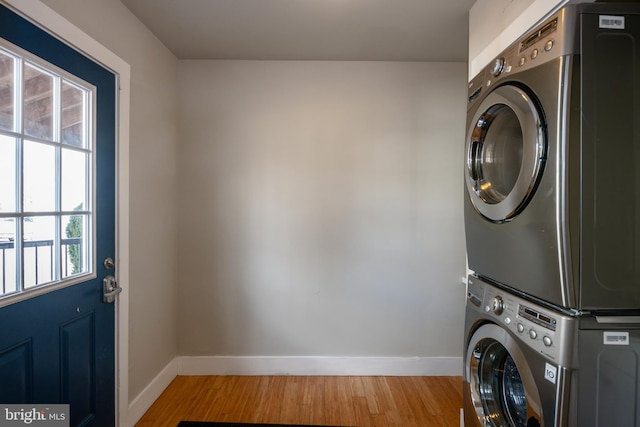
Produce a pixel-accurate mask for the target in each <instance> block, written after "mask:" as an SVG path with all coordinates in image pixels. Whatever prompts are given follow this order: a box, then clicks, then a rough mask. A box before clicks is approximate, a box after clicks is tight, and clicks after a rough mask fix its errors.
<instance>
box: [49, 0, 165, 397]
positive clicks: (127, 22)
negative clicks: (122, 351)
mask: <svg viewBox="0 0 640 427" xmlns="http://www.w3.org/2000/svg"><path fill="white" fill-rule="evenodd" d="M43 3H44V4H46V5H47V6H49V7H50V8H52V9H53V10H54V11H56V12H57V13H59V14H60V15H62V16H64V17H65V18H66V19H67V20H69V21H70V22H71V23H73V24H74V25H76V26H77V27H79V28H80V29H82V30H83V31H84V32H85V33H87V34H88V35H90V36H91V37H93V38H94V39H96V40H97V41H98V42H100V43H101V44H102V45H104V46H105V47H107V48H108V49H110V50H111V51H112V52H114V53H115V54H116V55H118V56H119V57H121V58H122V59H123V60H125V61H127V62H128V63H129V64H130V65H131V123H130V125H131V129H130V131H131V139H130V156H131V157H130V169H131V170H130V183H129V184H130V254H131V259H130V262H129V263H130V283H128V284H123V285H124V286H128V287H129V297H130V313H129V327H130V331H129V339H130V342H129V396H130V397H131V398H134V397H136V396H137V395H138V394H139V393H140V392H141V391H142V390H143V389H144V387H146V386H147V385H148V384H149V383H150V382H151V380H152V379H153V378H155V376H156V375H157V374H158V373H159V372H160V371H161V370H162V369H163V368H164V367H165V366H166V365H167V364H168V363H169V362H170V361H171V360H173V359H174V357H175V355H176V348H177V346H176V336H177V332H176V324H177V322H176V312H177V310H176V309H177V307H176V303H175V301H176V292H177V288H176V282H177V261H176V241H177V221H176V220H177V214H176V212H177V211H176V184H177V170H176V161H175V159H176V148H177V144H176V143H177V136H176V120H177V111H176V78H177V77H176V67H177V60H176V58H175V57H174V56H173V55H172V54H171V53H170V52H169V50H168V49H167V48H165V47H164V46H163V45H162V44H161V43H160V42H159V41H158V40H157V39H156V38H155V36H153V34H151V33H150V32H149V31H148V30H147V29H146V27H144V26H143V25H142V24H141V23H140V21H139V20H138V19H137V18H136V17H135V16H134V15H133V14H132V13H131V12H130V11H129V10H128V9H127V8H126V7H125V6H123V5H122V3H120V2H119V1H113V0H44V1H43Z"/></svg>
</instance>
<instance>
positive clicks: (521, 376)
mask: <svg viewBox="0 0 640 427" xmlns="http://www.w3.org/2000/svg"><path fill="white" fill-rule="evenodd" d="M468 283H469V284H468V293H467V306H466V318H465V330H466V334H465V341H464V343H465V347H464V354H465V358H464V386H463V402H464V418H465V426H467V427H474V426H482V427H487V426H491V427H503V426H507V427H531V426H566V425H567V423H568V420H569V418H570V409H569V407H570V405H569V402H570V396H571V394H570V388H571V387H570V385H571V382H572V379H573V377H572V376H574V375H575V373H574V369H575V366H574V363H575V362H574V353H573V345H574V343H573V339H574V337H575V336H576V334H575V329H576V324H577V320H576V319H575V318H574V317H572V316H569V315H567V314H565V313H561V312H556V311H554V310H551V309H549V308H546V307H543V306H541V305H538V304H535V303H533V302H531V301H529V300H526V299H524V298H521V297H519V296H517V295H514V294H511V293H510V292H509V291H508V290H505V289H502V288H499V287H496V286H493V285H491V284H489V283H487V282H485V281H484V280H482V279H479V278H477V277H474V276H471V277H469V281H468Z"/></svg>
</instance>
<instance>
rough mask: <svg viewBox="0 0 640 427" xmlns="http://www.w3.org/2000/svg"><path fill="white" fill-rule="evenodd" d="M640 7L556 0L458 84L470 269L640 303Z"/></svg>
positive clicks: (526, 284)
mask: <svg viewBox="0 0 640 427" xmlns="http://www.w3.org/2000/svg"><path fill="white" fill-rule="evenodd" d="M639 43H640V4H604V3H602V4H600V3H593V4H580V5H572V6H567V7H565V8H563V9H562V10H560V11H559V12H558V13H556V14H554V15H553V16H552V17H550V18H549V19H547V20H546V21H545V22H543V23H542V24H541V25H539V26H538V27H537V28H535V29H534V30H533V31H531V32H529V33H528V34H526V35H525V36H524V37H522V38H521V39H520V40H517V41H516V42H515V43H514V44H512V45H511V46H510V47H509V48H508V49H506V50H505V51H504V52H503V53H502V54H501V55H499V56H498V58H496V60H495V62H494V63H493V64H491V65H490V66H488V67H487V68H485V69H484V70H482V72H481V73H479V75H478V76H476V77H475V78H474V79H473V80H472V81H471V82H470V84H469V103H468V114H467V129H468V131H467V137H466V148H465V160H466V164H465V172H466V173H465V175H466V177H465V181H466V195H465V202H464V203H465V208H464V209H465V229H466V238H467V251H468V260H469V268H470V269H471V270H473V271H474V272H475V273H476V274H477V275H479V276H482V277H486V278H489V279H491V280H493V281H496V282H499V283H501V284H504V285H506V286H509V287H512V288H514V289H516V290H519V291H522V292H524V293H526V294H528V295H533V296H536V297H538V298H541V299H544V300H546V301H548V302H550V303H551V304H553V305H555V306H559V307H565V308H575V309H579V310H605V311H606V310H620V309H622V310H637V309H639V308H640V167H639V166H638V165H640V45H639Z"/></svg>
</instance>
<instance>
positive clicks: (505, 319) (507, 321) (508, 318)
mask: <svg viewBox="0 0 640 427" xmlns="http://www.w3.org/2000/svg"><path fill="white" fill-rule="evenodd" d="M504 323H506V324H507V325H509V324H511V317H505V318H504Z"/></svg>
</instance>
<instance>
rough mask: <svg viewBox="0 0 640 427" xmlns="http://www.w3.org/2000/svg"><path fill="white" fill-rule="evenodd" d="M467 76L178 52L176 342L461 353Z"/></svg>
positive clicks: (259, 350) (429, 69) (306, 351)
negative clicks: (198, 57)
mask: <svg viewBox="0 0 640 427" xmlns="http://www.w3.org/2000/svg"><path fill="white" fill-rule="evenodd" d="M465 81H466V64H464V63H409V62H407V63H386V62H322V61H311V62H295V61H293V62H287V61H275V62H273V61H180V62H179V65H178V82H179V84H178V115H179V134H180V150H179V170H180V174H179V180H180V183H179V196H178V203H179V206H180V211H179V230H180V233H179V236H180V237H179V272H180V280H179V283H180V292H179V316H178V317H179V326H178V330H179V331H180V333H179V336H178V349H179V354H181V355H191V356H194V355H226V356H229V355H230V356H244V355H258V356H272V355H276V356H280V355H288V356H422V357H429V356H434V357H435V356H460V355H461V348H462V333H463V316H464V309H463V305H464V287H463V286H462V285H461V284H460V279H461V277H462V276H463V275H464V272H465V252H464V251H465V249H464V240H463V239H464V238H463V219H462V188H463V184H462V163H461V161H460V159H461V155H462V151H463V141H464V125H463V124H464V117H465V92H466V84H465Z"/></svg>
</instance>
